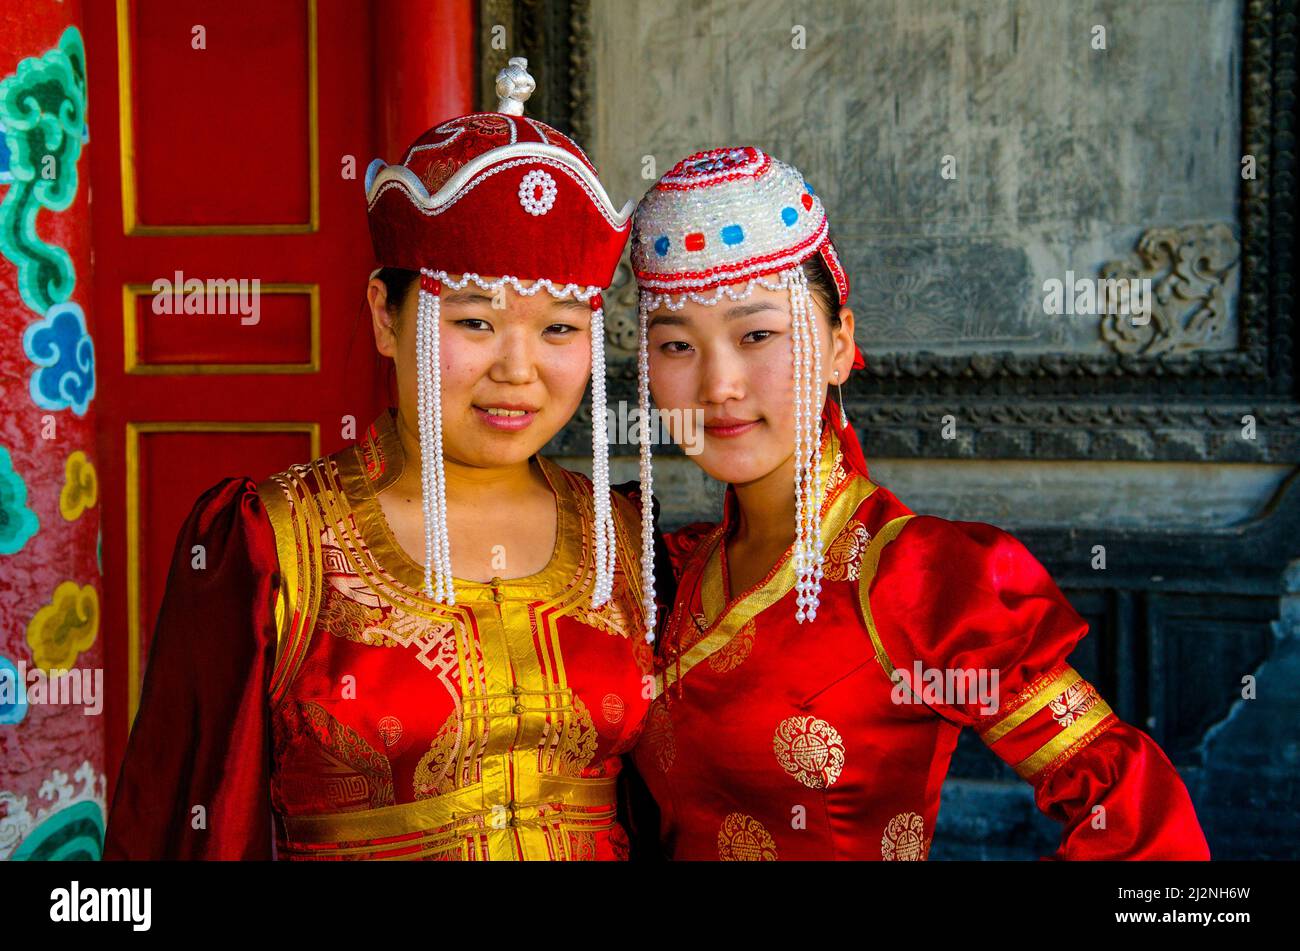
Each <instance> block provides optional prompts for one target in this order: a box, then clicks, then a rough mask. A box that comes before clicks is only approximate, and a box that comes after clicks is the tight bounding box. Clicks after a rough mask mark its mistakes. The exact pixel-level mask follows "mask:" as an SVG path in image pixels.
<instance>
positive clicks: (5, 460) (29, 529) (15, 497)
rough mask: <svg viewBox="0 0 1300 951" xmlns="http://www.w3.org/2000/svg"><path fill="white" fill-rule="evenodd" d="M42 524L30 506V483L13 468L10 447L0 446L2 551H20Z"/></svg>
mask: <svg viewBox="0 0 1300 951" xmlns="http://www.w3.org/2000/svg"><path fill="white" fill-rule="evenodd" d="M40 527H41V523H40V521H39V520H37V518H36V513H35V512H33V511H32V510H31V509H29V508H28V507H27V483H26V482H24V481H23V477H22V476H20V475H19V474H18V473H17V472H15V471H14V464H13V459H12V458H11V457H10V455H9V450H8V449H6V448H5V447H4V446H0V555H12V554H14V553H15V552H18V551H21V550H22V547H23V546H24V545H26V544H27V540H28V539H29V538H31V537H32V536H33V535H35V534H36V530H37V529H38V528H40Z"/></svg>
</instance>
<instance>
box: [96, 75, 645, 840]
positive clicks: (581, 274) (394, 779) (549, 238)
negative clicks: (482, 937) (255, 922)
mask: <svg viewBox="0 0 1300 951" xmlns="http://www.w3.org/2000/svg"><path fill="white" fill-rule="evenodd" d="M524 65H525V64H524V62H523V61H522V60H511V64H510V66H509V67H508V68H507V69H506V70H505V71H503V74H502V77H501V79H499V80H498V87H497V88H498V92H499V93H500V94H501V95H502V97H503V101H502V106H501V110H500V111H499V112H496V113H483V114H476V115H471V116H463V117H460V118H458V119H452V120H450V121H448V122H445V123H443V124H441V125H439V126H437V127H436V128H434V129H431V130H429V131H428V132H426V133H425V134H424V135H423V136H421V137H420V138H419V139H418V140H417V141H416V142H414V143H413V144H412V145H411V147H410V149H409V150H408V151H407V153H406V157H405V160H404V161H403V163H402V164H400V165H392V166H388V165H385V164H384V163H383V162H382V161H379V160H376V161H375V162H374V163H372V165H371V168H370V170H369V171H368V173H367V177H366V188H367V196H368V200H369V218H370V226H371V235H372V238H373V239H374V244H375V253H376V257H377V258H378V261H379V263H380V264H381V265H383V267H382V268H381V270H379V271H377V272H376V274H375V275H372V280H371V281H370V285H369V289H368V291H369V303H370V308H371V313H372V317H373V322H374V330H375V339H376V344H377V346H378V348H379V351H380V352H381V353H383V354H384V355H386V356H389V357H392V358H393V360H394V362H395V363H396V369H397V379H398V390H399V396H400V400H399V405H398V406H397V407H394V408H389V409H387V410H385V411H384V412H383V413H381V414H380V415H379V417H378V419H376V420H375V421H374V423H372V424H371V426H370V427H369V429H368V430H367V431H366V433H365V435H364V438H363V439H362V440H361V441H360V442H359V443H358V444H357V445H356V446H352V447H349V448H347V449H344V450H342V451H340V452H337V453H334V454H333V455H330V456H326V457H323V458H320V459H316V460H313V461H312V462H311V463H309V464H307V465H299V466H293V467H291V468H290V469H288V470H286V471H284V472H281V473H278V474H276V475H273V476H271V477H270V478H268V479H266V480H265V481H263V482H261V483H260V484H259V483H256V482H254V481H253V480H251V479H225V480H223V481H222V482H221V483H219V484H218V485H216V486H214V487H213V488H212V489H210V490H209V491H208V492H206V493H205V494H204V495H203V497H202V498H200V499H199V500H198V503H197V504H196V505H195V507H194V510H193V512H192V513H191V514H190V517H189V519H188V520H187V521H186V523H185V526H184V527H183V529H182V531H181V535H180V538H179V539H178V541H177V546H176V554H175V556H174V559H173V562H172V567H171V573H170V575H169V577H168V585H167V591H166V595H165V597H164V600H163V605H162V611H161V614H160V617H159V620H158V625H157V628H156V633H155V635H154V639H153V643H152V648H151V652H150V659H149V667H148V671H147V676H146V679H145V684H144V691H143V696H142V700H141V705H140V709H139V713H138V715H137V717H136V722H135V725H134V729H133V730H132V733H131V738H130V743H129V746H128V749H127V754H126V759H125V761H124V763H123V765H122V771H121V776H120V779H119V780H118V784H117V790H116V796H115V799H114V802H113V807H112V811H111V814H110V817H109V823H108V833H107V840H106V843H105V857H106V858H110V859H112V858H144V859H161V858H214V859H226V858H232V859H250V858H269V857H272V855H278V857H279V858H282V859H391V858H400V859H617V858H625V857H626V855H627V837H626V835H625V834H624V831H623V829H622V827H621V826H620V825H619V823H618V821H617V819H616V817H615V816H616V814H615V807H616V796H615V784H616V782H617V780H618V775H619V771H620V766H621V759H620V756H621V754H622V753H624V752H625V751H627V750H629V749H630V748H631V746H632V743H633V742H634V740H635V738H636V736H637V734H638V732H639V730H640V727H641V723H642V719H643V716H644V714H645V712H646V709H647V707H648V705H649V695H648V691H647V690H646V689H645V687H644V685H643V681H644V680H645V679H646V678H647V677H648V676H649V671H650V664H651V658H650V647H649V644H648V643H647V642H646V636H645V623H644V619H643V616H642V615H643V607H642V604H643V601H644V600H647V599H649V600H652V599H653V596H654V592H653V591H643V590H642V587H641V578H642V576H643V572H642V571H641V569H640V567H639V566H638V565H636V562H637V555H638V552H637V535H636V528H637V524H638V521H639V518H640V516H639V514H638V513H637V511H636V506H635V503H634V501H633V500H632V498H630V497H629V496H628V495H624V494H620V493H618V492H611V491H610V486H609V469H608V459H607V457H606V447H607V440H606V433H605V426H604V421H605V406H604V402H605V391H604V378H605V371H604V356H603V352H604V351H603V343H604V330H603V326H602V317H603V315H602V310H601V302H600V289H601V288H602V287H604V286H606V285H607V284H608V283H609V281H610V278H611V277H612V275H613V272H614V268H615V267H616V266H617V263H618V259H619V256H620V254H621V253H622V249H623V246H624V244H625V243H626V237H627V231H628V227H629V223H628V222H629V217H630V213H631V203H630V202H629V203H628V205H627V206H626V207H625V208H624V209H623V210H622V211H618V210H616V209H615V208H614V207H613V205H612V204H611V203H610V201H609V198H608V196H607V195H606V194H605V191H604V189H603V187H602V186H601V184H600V181H599V179H598V178H597V176H596V170H595V168H594V167H593V166H592V165H591V163H590V162H589V161H588V159H587V157H586V156H585V155H584V154H583V153H582V151H581V149H579V148H578V147H577V146H576V145H575V144H574V143H573V142H571V141H570V140H569V139H568V138H567V137H565V136H564V135H562V134H561V133H559V132H558V131H556V130H555V129H553V128H551V127H550V126H547V125H545V124H543V123H541V122H537V121H535V120H533V119H530V118H526V117H524V115H523V106H522V100H523V99H524V98H526V97H527V93H528V92H529V91H531V89H532V79H531V77H529V76H528V75H527V73H526V72H525V71H524ZM435 269H436V270H435ZM484 275H492V276H487V277H485V276H484ZM543 290H544V291H546V293H544V294H543V293H540V292H541V291H543ZM444 358H445V359H444ZM588 376H590V377H591V378H592V408H593V413H592V416H593V419H594V420H596V421H597V425H596V427H595V429H594V431H593V452H594V455H593V477H592V478H591V479H588V478H587V477H586V476H584V475H581V474H578V473H574V472H569V471H567V470H565V469H562V468H560V467H559V466H557V465H555V464H554V463H552V462H550V461H548V460H547V459H545V458H544V457H542V456H540V455H538V451H539V450H540V449H541V448H542V447H543V446H544V445H546V443H547V442H548V441H549V440H550V439H551V438H552V437H553V436H554V435H555V434H556V433H557V432H558V431H559V430H560V429H561V428H562V427H563V426H564V425H565V424H566V423H567V422H568V421H569V419H570V418H571V417H572V415H573V413H574V412H575V410H576V409H577V408H578V405H579V403H580V402H581V400H582V397H583V392H584V390H585V388H586V382H587V379H588ZM196 546H203V549H204V550H205V551H206V565H205V566H204V567H203V568H202V570H197V569H196V568H195V567H194V566H193V565H192V563H191V557H192V552H193V551H195V550H196Z"/></svg>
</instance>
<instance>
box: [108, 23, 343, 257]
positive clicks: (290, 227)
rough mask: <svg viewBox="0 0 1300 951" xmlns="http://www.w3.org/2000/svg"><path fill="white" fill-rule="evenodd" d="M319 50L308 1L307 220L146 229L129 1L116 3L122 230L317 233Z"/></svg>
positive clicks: (144, 234) (143, 234) (142, 234)
mask: <svg viewBox="0 0 1300 951" xmlns="http://www.w3.org/2000/svg"><path fill="white" fill-rule="evenodd" d="M318 58H319V57H318V51H317V46H316V0H307V130H308V136H307V140H308V156H307V164H308V166H309V167H308V170H307V173H308V178H309V185H308V193H309V195H310V198H309V200H310V204H311V220H310V221H304V222H282V223H275V224H246V225H148V224H142V223H141V221H140V217H139V211H138V208H137V195H136V187H135V122H134V119H135V110H134V107H133V103H132V102H131V76H132V73H133V71H134V69H133V61H132V52H131V0H117V100H118V128H119V136H118V148H119V151H120V163H119V164H120V165H121V169H122V232H123V234H128V235H133V236H140V237H148V236H157V235H191V236H193V235H216V234H312V233H314V232H316V231H319V230H320V110H319V103H318V101H317V89H316V86H317V82H316V79H317V70H318V63H317V61H318Z"/></svg>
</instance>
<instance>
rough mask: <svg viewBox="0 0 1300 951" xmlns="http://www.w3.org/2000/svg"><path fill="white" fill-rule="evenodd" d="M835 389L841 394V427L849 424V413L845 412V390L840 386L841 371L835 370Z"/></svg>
mask: <svg viewBox="0 0 1300 951" xmlns="http://www.w3.org/2000/svg"><path fill="white" fill-rule="evenodd" d="M835 389H836V391H837V392H838V393H839V394H840V428H843V427H845V426H847V425H848V424H849V414H848V413H846V412H844V390H843V388H842V387H841V386H840V371H839V370H836V371H835Z"/></svg>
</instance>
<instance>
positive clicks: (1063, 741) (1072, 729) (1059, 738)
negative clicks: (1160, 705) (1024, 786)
mask: <svg viewBox="0 0 1300 951" xmlns="http://www.w3.org/2000/svg"><path fill="white" fill-rule="evenodd" d="M1111 713H1112V711H1111V709H1110V705H1109V704H1107V703H1106V701H1105V700H1102V699H1101V697H1097V699H1096V700H1095V701H1094V702H1093V705H1092V706H1091V707H1090V708H1089V709H1088V711H1087V712H1086V713H1084V714H1083V715H1082V716H1080V717H1078V718H1077V719H1076V720H1075V721H1074V722H1073V723H1071V724H1070V725H1069V726H1067V727H1066V728H1065V729H1064V730H1062V731H1061V732H1060V733H1059V734H1057V735H1056V736H1054V737H1053V738H1052V739H1050V740H1048V741H1047V742H1046V743H1044V744H1043V745H1042V746H1040V747H1039V748H1038V749H1037V750H1036V751H1035V752H1033V753H1031V754H1030V755H1029V756H1026V757H1025V758H1024V759H1022V760H1021V761H1020V762H1019V763H1017V764H1016V773H1017V774H1018V775H1019V776H1020V777H1021V778H1022V779H1026V780H1033V779H1034V778H1035V776H1036V775H1037V774H1038V773H1040V772H1042V771H1043V770H1044V769H1046V768H1048V767H1049V766H1053V765H1054V764H1059V763H1060V762H1062V761H1064V760H1065V759H1068V758H1069V757H1070V756H1073V755H1074V754H1075V753H1076V752H1077V751H1078V750H1079V749H1081V748H1082V747H1083V746H1085V745H1086V744H1088V743H1090V742H1092V740H1093V739H1094V738H1095V737H1096V736H1098V735H1099V734H1100V733H1102V732H1103V731H1104V730H1106V729H1107V728H1109V726H1110V724H1108V723H1104V721H1105V720H1106V719H1107V717H1110V716H1111ZM1112 722H1113V721H1112Z"/></svg>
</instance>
